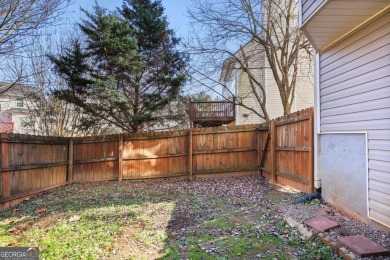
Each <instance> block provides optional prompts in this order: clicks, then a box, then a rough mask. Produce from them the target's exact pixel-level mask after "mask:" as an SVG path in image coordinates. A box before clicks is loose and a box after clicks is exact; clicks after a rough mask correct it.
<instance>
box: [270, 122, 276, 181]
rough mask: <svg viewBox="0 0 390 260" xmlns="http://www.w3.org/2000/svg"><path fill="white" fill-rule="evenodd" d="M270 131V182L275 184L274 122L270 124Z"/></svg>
mask: <svg viewBox="0 0 390 260" xmlns="http://www.w3.org/2000/svg"><path fill="white" fill-rule="evenodd" d="M270 130H271V144H270V145H271V147H270V149H271V182H272V183H276V126H275V120H271V122H270Z"/></svg>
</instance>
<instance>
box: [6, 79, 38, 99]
mask: <svg viewBox="0 0 390 260" xmlns="http://www.w3.org/2000/svg"><path fill="white" fill-rule="evenodd" d="M12 84H13V83H6V82H0V93H1V92H2V91H4V90H6V91H5V92H4V93H2V94H1V96H2V97H16V98H17V97H25V96H26V95H28V94H32V93H37V92H38V89H37V88H36V87H33V86H28V85H23V84H15V85H14V86H12V87H11V88H10V89H8V88H9V87H10V86H11V85H12ZM7 89H8V90H7Z"/></svg>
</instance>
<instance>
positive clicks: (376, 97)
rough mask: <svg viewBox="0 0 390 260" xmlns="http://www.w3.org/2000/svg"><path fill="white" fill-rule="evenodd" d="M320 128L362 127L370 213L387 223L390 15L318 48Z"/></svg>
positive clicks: (389, 211) (356, 129)
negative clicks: (366, 158)
mask: <svg viewBox="0 0 390 260" xmlns="http://www.w3.org/2000/svg"><path fill="white" fill-rule="evenodd" d="M320 106H321V113H320V124H321V132H343V131H344V132H348V131H350V132H359V131H360V132H367V138H368V145H367V146H368V188H369V190H368V207H369V215H370V217H371V218H373V219H374V220H377V221H379V222H381V223H383V224H385V225H387V226H390V15H389V13H387V14H384V15H383V16H381V17H379V18H378V19H376V20H375V21H372V22H371V23H370V24H368V25H366V26H364V27H363V28H362V29H360V30H359V31H358V32H356V33H354V34H353V35H351V36H350V37H348V38H346V39H345V40H343V41H342V42H340V43H338V44H337V45H335V46H333V47H332V48H330V49H328V50H326V51H325V52H324V53H321V54H320Z"/></svg>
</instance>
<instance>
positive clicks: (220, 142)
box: [0, 108, 314, 208]
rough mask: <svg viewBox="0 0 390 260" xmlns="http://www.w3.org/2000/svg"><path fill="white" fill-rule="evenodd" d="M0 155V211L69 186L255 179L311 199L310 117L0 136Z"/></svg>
mask: <svg viewBox="0 0 390 260" xmlns="http://www.w3.org/2000/svg"><path fill="white" fill-rule="evenodd" d="M0 151H1V156H0V159H1V174H0V187H1V192H0V203H2V202H5V201H11V200H13V199H16V198H21V197H23V196H27V195H30V194H34V193H37V192H40V191H43V190H48V189H51V188H53V187H57V186H59V185H64V184H67V183H72V182H73V181H74V182H80V181H103V180H119V181H121V180H122V179H144V178H162V177H164V178H165V177H178V176H187V177H189V178H192V177H204V176H206V177H217V176H239V175H247V174H256V173H258V172H261V174H262V176H264V177H266V178H268V179H270V180H271V181H272V182H274V183H276V182H277V183H280V184H282V185H288V186H291V187H294V188H297V189H299V190H301V191H304V192H311V191H313V184H314V183H313V109H312V108H311V109H306V110H302V111H299V112H296V113H293V114H290V115H288V116H284V117H279V118H277V119H275V120H272V121H270V122H268V123H263V124H260V125H244V126H242V125H240V126H227V127H214V128H193V129H189V130H182V131H167V132H152V133H139V134H125V135H108V136H97V137H80V138H72V139H69V138H49V137H39V136H38V137H37V136H24V135H12V134H4V133H3V134H2V135H1V149H0ZM0 206H1V204H0ZM0 208H1V207H0Z"/></svg>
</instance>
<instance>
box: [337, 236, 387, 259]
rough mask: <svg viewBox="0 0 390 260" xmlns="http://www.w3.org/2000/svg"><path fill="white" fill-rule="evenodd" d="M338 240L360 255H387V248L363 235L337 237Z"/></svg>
mask: <svg viewBox="0 0 390 260" xmlns="http://www.w3.org/2000/svg"><path fill="white" fill-rule="evenodd" d="M338 241H339V242H340V243H341V244H343V245H344V246H346V247H348V248H349V250H351V251H352V252H354V253H355V254H358V255H359V256H360V257H368V256H384V255H389V250H388V249H386V248H384V247H383V246H381V245H379V244H377V243H375V242H373V241H371V240H369V239H368V238H366V237H365V236H362V235H358V236H349V237H339V238H338Z"/></svg>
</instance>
